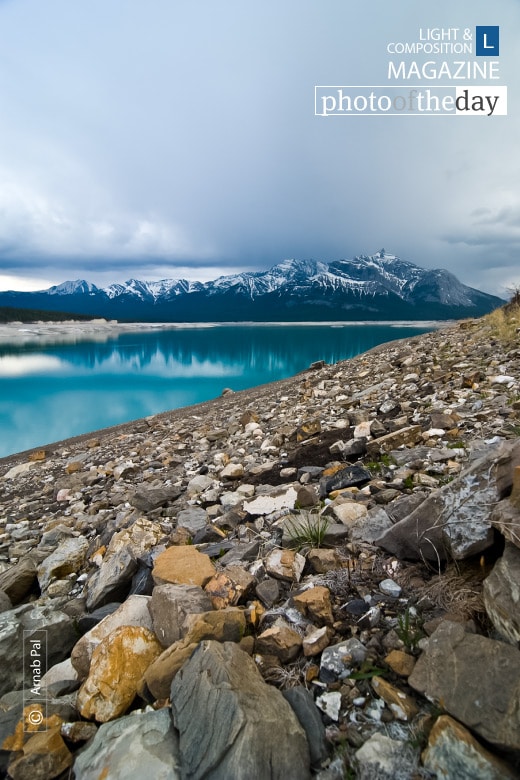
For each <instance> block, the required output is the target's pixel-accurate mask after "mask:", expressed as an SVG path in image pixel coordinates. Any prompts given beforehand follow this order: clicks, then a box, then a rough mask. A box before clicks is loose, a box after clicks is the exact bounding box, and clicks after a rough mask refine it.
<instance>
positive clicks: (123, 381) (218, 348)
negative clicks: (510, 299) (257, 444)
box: [0, 323, 432, 456]
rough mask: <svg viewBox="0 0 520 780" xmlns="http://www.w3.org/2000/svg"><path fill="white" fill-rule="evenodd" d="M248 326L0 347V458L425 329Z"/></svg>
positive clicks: (332, 360) (291, 372)
mask: <svg viewBox="0 0 520 780" xmlns="http://www.w3.org/2000/svg"><path fill="white" fill-rule="evenodd" d="M419 325H420V324H418V323H414V326H413V327H407V326H402V325H401V326H389V325H346V326H342V327H337V326H330V325H326V326H325V325H304V326H294V325H287V326H254V325H235V326H217V327H208V328H201V327H197V328H189V327H188V328H175V329H172V330H159V331H152V332H150V331H143V332H132V333H124V334H121V335H120V336H118V337H114V338H110V339H109V340H107V341H106V342H101V343H99V342H80V343H76V344H64V343H61V344H58V343H56V344H45V345H41V346H38V345H36V344H26V345H17V346H15V345H2V346H1V347H0V456H4V455H7V454H11V453H14V452H18V451H21V450H24V449H28V448H30V447H36V446H40V445H43V444H45V443H48V442H52V441H58V440H60V439H63V438H68V437H70V436H75V435H77V434H79V433H86V432H89V431H94V430H97V429H99V428H104V427H107V426H110V425H116V424H118V423H121V422H126V421H128V420H132V419H137V418H140V417H145V416H147V415H150V414H155V413H157V412H160V411H166V410H167V409H173V408H177V407H180V406H187V405H191V404H195V403H198V402H200V401H205V400H208V399H210V398H215V397H216V396H219V395H220V394H221V393H222V390H223V389H224V388H225V387H231V388H232V389H233V390H242V389H245V388H248V387H253V386H255V385H259V384H264V383H267V382H273V381H275V380H277V379H282V378H284V377H288V376H292V375H294V374H296V373H297V372H299V371H302V370H303V369H305V368H307V367H308V366H309V365H310V364H311V363H312V362H314V361H317V360H324V361H325V362H327V363H335V362H337V361H338V360H342V359H346V358H350V357H354V356H355V355H357V354H359V353H361V352H365V351H366V350H368V349H371V348H372V347H374V346H376V345H377V344H380V343H382V342H385V341H389V340H392V339H398V338H406V337H411V336H413V335H416V334H419V333H425V332H427V331H428V330H432V325H431V324H430V323H428V326H423V327H420V326H419Z"/></svg>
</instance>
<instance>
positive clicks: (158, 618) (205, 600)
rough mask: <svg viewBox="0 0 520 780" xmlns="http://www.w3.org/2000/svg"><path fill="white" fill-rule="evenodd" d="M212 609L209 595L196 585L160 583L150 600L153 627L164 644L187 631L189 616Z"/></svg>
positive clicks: (169, 642) (166, 644)
mask: <svg viewBox="0 0 520 780" xmlns="http://www.w3.org/2000/svg"><path fill="white" fill-rule="evenodd" d="M210 609H211V600H210V598H209V596H208V594H207V593H205V592H204V591H203V590H202V588H200V587H198V586H196V585H172V584H167V585H157V586H156V587H155V588H154V590H153V593H152V598H151V600H150V602H149V610H150V614H151V616H152V620H153V630H154V632H155V635H156V636H157V638H158V639H159V641H160V642H161V644H162V645H163V646H164V647H169V646H170V645H172V644H173V643H174V642H177V641H178V640H179V639H182V637H183V636H184V635H185V634H186V632H187V630H188V628H187V619H188V616H189V615H192V614H195V613H199V612H207V611H208V610H210ZM150 627H152V626H150Z"/></svg>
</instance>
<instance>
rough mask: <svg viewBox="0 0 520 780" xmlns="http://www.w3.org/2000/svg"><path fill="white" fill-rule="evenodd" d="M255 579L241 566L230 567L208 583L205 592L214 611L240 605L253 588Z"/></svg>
mask: <svg viewBox="0 0 520 780" xmlns="http://www.w3.org/2000/svg"><path fill="white" fill-rule="evenodd" d="M254 582H255V578H254V577H252V576H251V574H249V572H248V571H246V570H245V569H243V568H242V567H241V566H228V567H226V569H225V571H221V572H218V573H217V574H215V576H214V577H212V578H211V580H210V581H209V582H208V584H207V585H206V587H205V591H206V593H207V594H208V596H209V597H210V599H211V603H212V605H213V609H225V608H226V607H230V606H231V607H232V606H235V605H236V604H238V603H239V601H240V600H241V599H242V598H245V597H246V596H247V594H248V593H249V591H250V590H251V588H252V587H253V585H254Z"/></svg>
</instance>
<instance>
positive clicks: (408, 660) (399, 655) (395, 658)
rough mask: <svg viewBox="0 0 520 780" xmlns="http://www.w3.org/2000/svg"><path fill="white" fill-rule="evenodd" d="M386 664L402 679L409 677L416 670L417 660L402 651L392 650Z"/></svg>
mask: <svg viewBox="0 0 520 780" xmlns="http://www.w3.org/2000/svg"><path fill="white" fill-rule="evenodd" d="M385 663H386V664H388V666H389V667H390V669H391V670H392V671H393V672H395V673H396V674H398V675H400V676H401V677H409V676H410V675H411V673H412V672H413V670H414V666H415V658H414V657H413V655H408V653H405V652H403V651H402V650H392V652H391V653H388V655H387V656H386V658H385Z"/></svg>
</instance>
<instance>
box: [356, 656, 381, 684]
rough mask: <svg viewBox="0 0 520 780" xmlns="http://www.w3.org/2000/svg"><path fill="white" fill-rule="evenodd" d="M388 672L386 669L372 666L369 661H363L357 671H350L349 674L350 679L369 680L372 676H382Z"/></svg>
mask: <svg viewBox="0 0 520 780" xmlns="http://www.w3.org/2000/svg"><path fill="white" fill-rule="evenodd" d="M387 674H388V669H380V668H379V667H378V666H374V665H373V664H372V663H370V661H364V662H363V663H362V664H361V666H360V668H359V671H357V672H352V674H351V675H350V679H351V680H371V679H372V677H384V676H385V675H387Z"/></svg>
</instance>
